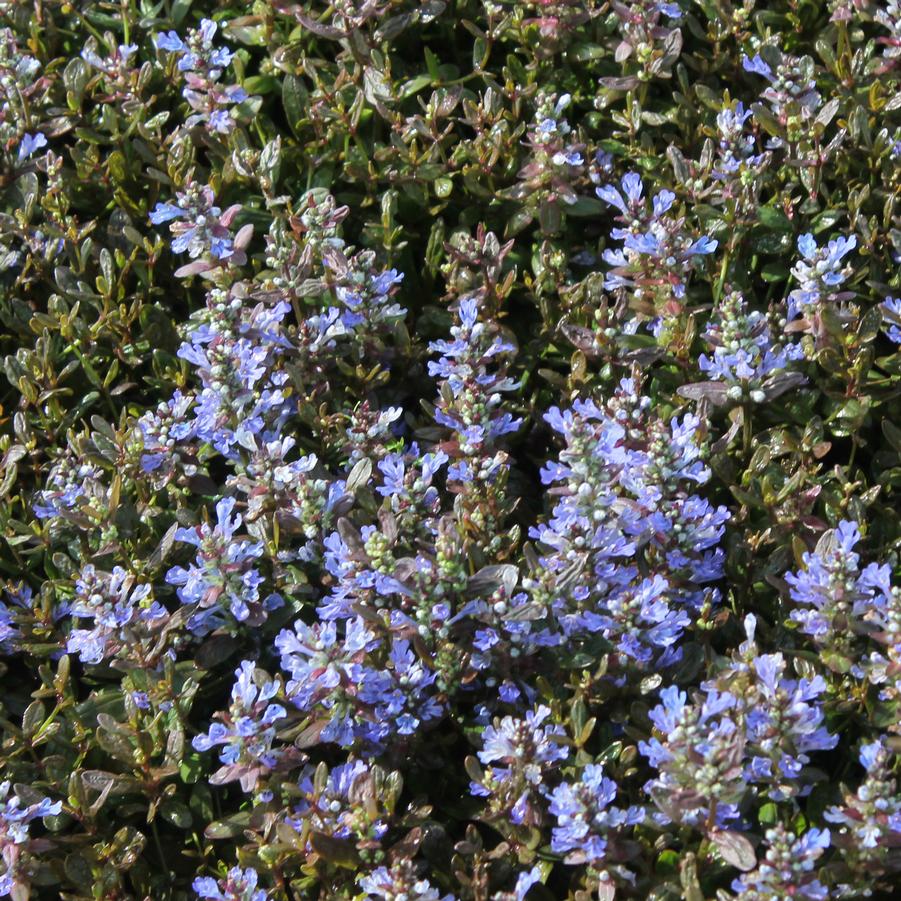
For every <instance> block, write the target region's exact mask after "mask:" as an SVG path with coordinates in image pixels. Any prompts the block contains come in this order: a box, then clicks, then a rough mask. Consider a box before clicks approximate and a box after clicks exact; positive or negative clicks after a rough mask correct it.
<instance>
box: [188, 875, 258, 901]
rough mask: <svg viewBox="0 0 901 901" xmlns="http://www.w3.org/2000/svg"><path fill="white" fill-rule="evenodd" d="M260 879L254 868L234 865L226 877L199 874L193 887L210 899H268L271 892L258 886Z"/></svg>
mask: <svg viewBox="0 0 901 901" xmlns="http://www.w3.org/2000/svg"><path fill="white" fill-rule="evenodd" d="M258 881H259V876H258V875H257V872H256V870H254V869H253V868H251V867H248V868H247V869H246V870H242V869H241V868H240V867H232V868H231V869H230V870H229V871H228V875H227V876H226V877H225V878H224V879H218V880H217V879H213V878H212V877H210V876H198V877H197V878H196V879H195V880H194V882H193V883H192V884H191V887H192V888H193V889H194V892H195V894H196V895H197V897H198V898H204V899H208V901H267V899H268V898H269V892H268V891H266V890H265V889H261V888H257V883H258Z"/></svg>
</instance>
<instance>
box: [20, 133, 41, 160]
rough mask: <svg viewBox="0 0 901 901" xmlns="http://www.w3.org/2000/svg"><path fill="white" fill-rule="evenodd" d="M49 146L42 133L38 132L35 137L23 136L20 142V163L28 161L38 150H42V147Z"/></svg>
mask: <svg viewBox="0 0 901 901" xmlns="http://www.w3.org/2000/svg"><path fill="white" fill-rule="evenodd" d="M46 146H47V138H46V136H45V135H43V134H42V133H41V132H36V133H35V134H33V135H29V134H26V135H23V137H22V140H21V141H20V142H19V155H18V159H19V162H22V160H26V159H28V157H30V156H31V155H32V154H33V153H34V152H35V151H36V150H40V149H41V148H42V147H46Z"/></svg>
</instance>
